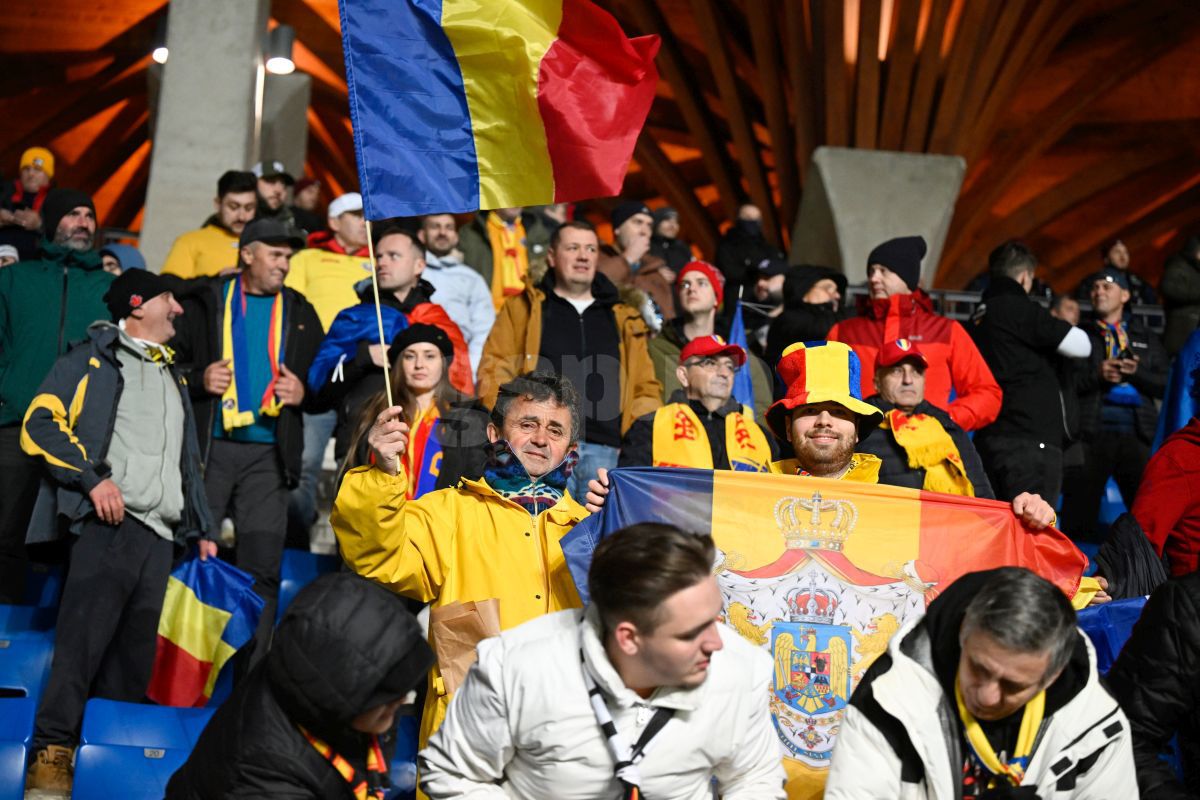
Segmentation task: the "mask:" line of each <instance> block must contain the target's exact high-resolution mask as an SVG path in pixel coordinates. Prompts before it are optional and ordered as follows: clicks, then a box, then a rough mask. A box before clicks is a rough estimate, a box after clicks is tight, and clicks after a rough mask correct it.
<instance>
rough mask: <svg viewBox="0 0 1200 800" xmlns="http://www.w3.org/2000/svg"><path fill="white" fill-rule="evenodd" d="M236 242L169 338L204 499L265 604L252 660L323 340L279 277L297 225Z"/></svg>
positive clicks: (257, 228)
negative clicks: (233, 262)
mask: <svg viewBox="0 0 1200 800" xmlns="http://www.w3.org/2000/svg"><path fill="white" fill-rule="evenodd" d="M239 243H240V245H241V246H240V249H239V251H238V257H239V259H240V263H241V266H242V269H241V271H240V272H239V273H238V274H237V275H233V276H230V277H227V278H211V279H208V280H206V281H204V282H203V283H202V284H201V286H200V289H199V290H198V291H196V292H195V293H194V294H193V295H192V296H189V297H188V298H187V300H185V302H184V309H185V312H186V313H185V314H184V316H183V318H182V325H180V326H179V332H178V335H177V336H176V339H175V340H174V342H173V344H174V346H175V347H176V349H177V350H178V351H179V361H180V363H182V364H184V365H186V366H187V367H188V368H189V369H190V370H191V373H190V375H189V377H188V386H189V388H190V389H191V392H192V399H193V401H194V402H195V403H196V419H197V429H198V431H199V433H200V437H201V443H202V448H203V452H204V453H205V464H204V480H205V485H206V489H207V493H208V502H209V505H210V506H211V507H212V510H213V514H214V516H216V518H217V519H223V518H225V517H229V518H232V520H233V524H234V530H235V531H236V534H237V558H236V561H237V566H238V567H239V568H241V569H243V570H245V571H246V572H248V573H250V574H251V575H252V576H253V577H254V591H255V592H256V593H257V594H258V595H259V596H260V597H262V598H263V600H264V601H265V603H266V605H265V607H264V608H263V613H262V616H261V617H260V619H259V627H258V632H257V634H256V638H257V641H256V643H255V645H254V646H253V650H252V651H251V653H252V656H251V661H257V660H258V659H260V658H261V657H262V656H263V655H265V653H266V648H267V645H268V643H269V641H270V635H271V628H272V624H273V622H274V620H275V601H276V598H277V596H278V593H279V568H280V565H281V563H282V560H283V546H284V537H285V535H286V533H287V501H288V494H287V492H288V489H290V488H293V487H294V486H296V484H297V483H298V482H299V479H300V472H301V455H302V452H303V443H304V421H303V417H302V415H301V404H302V403H304V402H305V399H306V392H305V387H304V380H303V377H302V376H304V375H306V374H307V373H308V369H309V367H310V366H311V365H312V361H313V357H314V356H315V355H316V352H317V348H318V347H319V346H320V344H321V320H320V318H319V317H318V316H317V312H316V311H315V310H313V307H312V305H310V304H309V302H308V301H307V300H305V299H304V295H302V294H300V293H299V292H296V291H295V290H293V289H290V288H288V287H286V286H284V278H286V277H287V273H288V267H289V264H288V261H289V259H290V258H291V256H292V253H294V252H295V251H296V250H298V249H300V248H301V247H303V246H304V239H303V237H302V236H301V235H300V232H299V231H297V230H296V229H295V228H293V227H292V226H291V225H288V224H286V223H283V222H279V221H277V220H273V219H258V220H255V221H254V222H251V223H250V224H248V225H247V226H246V227H245V228H243V229H242V235H241V237H240V239H239ZM242 666H247V665H246V664H243V665H240V666H239V669H240V668H241V667H242Z"/></svg>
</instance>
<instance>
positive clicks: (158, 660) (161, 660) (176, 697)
mask: <svg viewBox="0 0 1200 800" xmlns="http://www.w3.org/2000/svg"><path fill="white" fill-rule="evenodd" d="M212 667H213V665H212V662H211V661H200V660H198V659H197V658H196V657H195V656H193V655H192V654H191V653H189V652H188V651H186V650H184V649H183V648H182V647H180V646H178V645H177V644H175V643H174V642H172V641H170V640H169V639H165V638H163V637H162V636H159V637H158V645H157V652H156V653H155V656H154V677H153V678H151V679H150V687H149V688H148V689H147V690H146V696H147V697H149V698H150V699H151V700H153V701H154V702H156V703H158V704H159V705H163V706H194V707H196V708H199V707H201V706H203V705H204V704H205V703H207V702H208V698H207V697H206V696H205V695H204V687H205V686H206V685H207V684H208V674H209V673H210V672H212Z"/></svg>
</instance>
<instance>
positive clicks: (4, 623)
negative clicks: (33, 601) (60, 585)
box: [0, 605, 58, 634]
mask: <svg viewBox="0 0 1200 800" xmlns="http://www.w3.org/2000/svg"><path fill="white" fill-rule="evenodd" d="M57 619H58V609H57V608H40V607H38V606H4V605H0V634H5V633H20V632H24V631H49V630H53V629H54V623H55V622H56V621H57Z"/></svg>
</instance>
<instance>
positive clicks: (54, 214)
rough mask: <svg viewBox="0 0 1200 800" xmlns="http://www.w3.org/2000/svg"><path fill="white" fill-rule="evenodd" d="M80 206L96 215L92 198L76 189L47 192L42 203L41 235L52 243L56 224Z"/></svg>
mask: <svg viewBox="0 0 1200 800" xmlns="http://www.w3.org/2000/svg"><path fill="white" fill-rule="evenodd" d="M80 206H86V207H87V208H90V209H91V210H92V213H93V214H95V213H96V205H95V204H94V203H93V202H92V198H91V197H89V196H88V195H86V194H84V193H83V192H81V191H79V190H78V189H51V190H50V191H49V192H47V193H46V199H45V201H44V202H43V203H42V235H43V236H45V237H46V238H47V239H49V240H50V241H52V242H53V241H54V234H55V233H57V232H58V223H60V222H62V218H63V217H65V216H66V215H67V214H70V213H71V212H72V211H74V210H75V209H77V208H79V207H80Z"/></svg>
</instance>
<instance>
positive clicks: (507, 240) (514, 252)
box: [487, 211, 529, 311]
mask: <svg viewBox="0 0 1200 800" xmlns="http://www.w3.org/2000/svg"><path fill="white" fill-rule="evenodd" d="M487 233H488V241H489V242H490V243H491V245H492V303H493V304H494V305H495V306H496V310H497V311H499V310H500V306H502V305H504V301H505V300H507V299H508V298H510V297H512V296H513V295H518V294H520V293H521V292H523V291H525V276H526V275H528V274H529V254H528V253H527V252H526V251H525V226H524V225H523V224H522V223H521V220H520V218H518V219H517V221H516V222H514V223H513V226H512V227H511V228H509V227H508V226H507V225H505V224H504V220H502V219H500V215H499V214H497V213H496V212H495V211H489V212H488V215H487Z"/></svg>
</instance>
